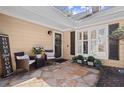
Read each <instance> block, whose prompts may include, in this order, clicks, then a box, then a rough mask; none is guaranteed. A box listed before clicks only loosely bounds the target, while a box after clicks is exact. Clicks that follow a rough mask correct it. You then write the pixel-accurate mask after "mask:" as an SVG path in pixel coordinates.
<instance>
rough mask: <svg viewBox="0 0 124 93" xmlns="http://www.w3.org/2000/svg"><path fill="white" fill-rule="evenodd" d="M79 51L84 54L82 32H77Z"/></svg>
mask: <svg viewBox="0 0 124 93" xmlns="http://www.w3.org/2000/svg"><path fill="white" fill-rule="evenodd" d="M77 40H78V41H77V53H78V54H82V32H78V33H77Z"/></svg>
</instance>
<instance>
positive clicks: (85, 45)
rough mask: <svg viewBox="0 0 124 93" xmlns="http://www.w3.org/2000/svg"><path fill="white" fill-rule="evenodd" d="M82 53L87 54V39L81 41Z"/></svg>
mask: <svg viewBox="0 0 124 93" xmlns="http://www.w3.org/2000/svg"><path fill="white" fill-rule="evenodd" d="M83 53H84V54H88V41H83Z"/></svg>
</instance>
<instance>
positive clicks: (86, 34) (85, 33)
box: [83, 32, 88, 40]
mask: <svg viewBox="0 0 124 93" xmlns="http://www.w3.org/2000/svg"><path fill="white" fill-rule="evenodd" d="M87 39H88V33H87V32H83V40H87Z"/></svg>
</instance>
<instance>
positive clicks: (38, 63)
mask: <svg viewBox="0 0 124 93" xmlns="http://www.w3.org/2000/svg"><path fill="white" fill-rule="evenodd" d="M45 65H46V55H42V56H41V58H36V59H35V67H36V68H39V67H43V66H45Z"/></svg>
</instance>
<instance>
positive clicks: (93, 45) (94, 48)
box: [91, 30, 97, 54]
mask: <svg viewBox="0 0 124 93" xmlns="http://www.w3.org/2000/svg"><path fill="white" fill-rule="evenodd" d="M96 52H97V32H96V30H94V31H91V53H92V54H95V53H96Z"/></svg>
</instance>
